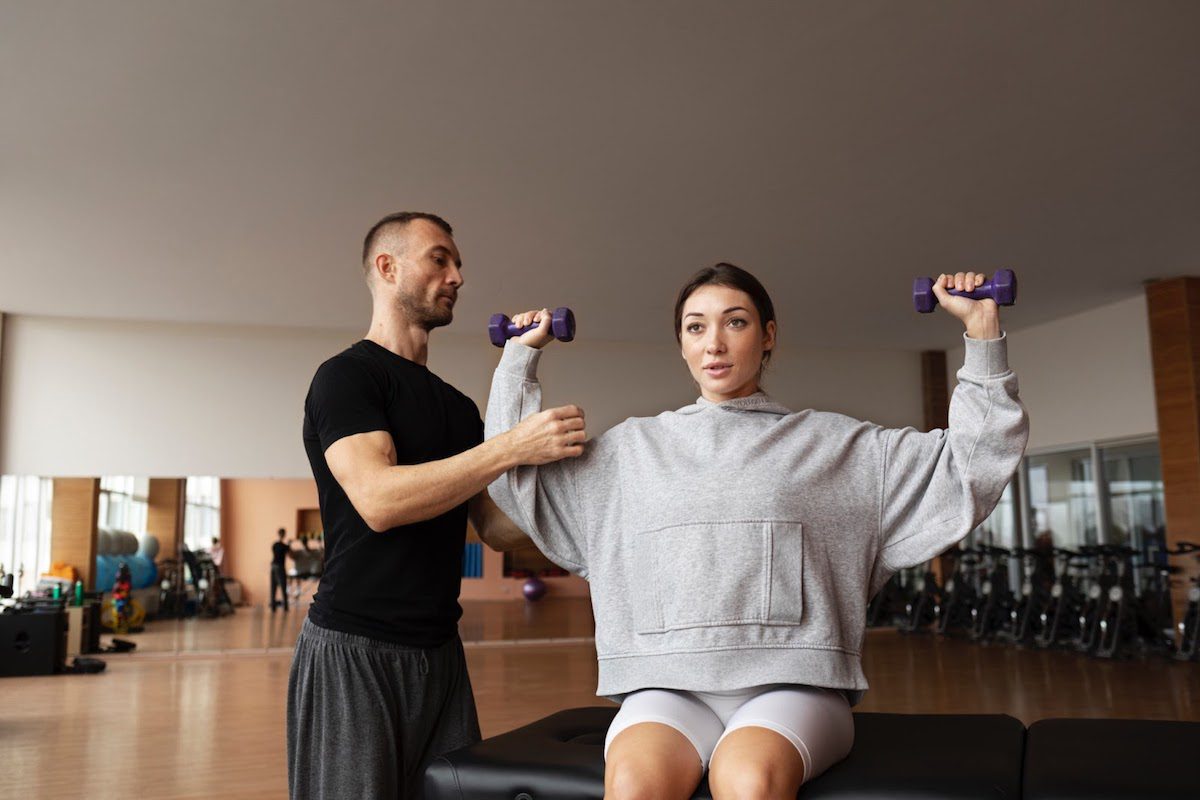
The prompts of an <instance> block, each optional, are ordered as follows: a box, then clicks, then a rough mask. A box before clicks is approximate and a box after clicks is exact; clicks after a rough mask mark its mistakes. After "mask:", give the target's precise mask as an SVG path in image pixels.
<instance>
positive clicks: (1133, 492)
mask: <svg viewBox="0 0 1200 800" xmlns="http://www.w3.org/2000/svg"><path fill="white" fill-rule="evenodd" d="M1101 453H1102V456H1103V459H1104V481H1105V488H1106V490H1107V494H1108V518H1109V524H1108V528H1109V536H1108V541H1109V542H1110V543H1111V544H1125V545H1129V546H1130V547H1132V548H1134V549H1136V550H1139V551H1140V550H1143V549H1144V548H1145V547H1146V546H1147V545H1148V544H1152V543H1155V542H1156V543H1157V546H1162V542H1163V537H1164V536H1165V534H1166V525H1167V520H1166V512H1165V510H1164V506H1163V482H1162V468H1161V465H1160V463H1159V456H1158V444H1157V443H1155V442H1148V443H1146V444H1135V445H1126V446H1123V447H1106V448H1104V449H1103V450H1101Z"/></svg>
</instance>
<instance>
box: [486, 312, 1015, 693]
mask: <svg viewBox="0 0 1200 800" xmlns="http://www.w3.org/2000/svg"><path fill="white" fill-rule="evenodd" d="M964 340H965V345H966V363H965V364H964V365H963V367H962V369H961V370H959V372H958V387H957V388H956V389H955V391H954V395H953V397H952V398H951V401H950V425H949V428H948V429H947V430H933V431H930V432H929V433H921V432H919V431H917V430H915V429H913V428H903V429H886V428H882V427H880V426H878V425H874V424H871V423H868V422H860V421H858V420H855V419H851V418H849V417H846V416H842V415H840V414H832V413H826V412H820V411H811V410H807V411H799V412H792V411H789V410H788V409H787V408H784V407H783V406H781V405H780V404H778V403H776V402H774V401H773V400H771V398H769V397H768V396H767V395H765V394H762V393H758V394H755V395H751V396H750V397H744V398H741V399H737V400H729V401H726V402H722V403H711V402H709V401H707V400H704V399H703V398H701V399H699V400H697V401H696V402H695V403H694V404H692V405H689V406H684V407H683V408H681V409H679V410H677V411H667V412H664V413H662V414H659V415H658V416H656V417H645V418H639V417H635V418H631V419H627V420H625V421H624V422H622V423H620V424H619V425H616V426H615V427H613V428H612V429H610V430H608V431H606V432H604V433H603V434H602V435H600V436H597V437H596V438H595V439H593V440H592V441H591V442H589V443H588V445H587V446H586V448H585V451H584V454H583V455H582V456H580V457H578V458H568V459H564V460H562V461H558V462H555V463H552V464H547V465H545V466H541V467H532V466H523V467H517V468H515V469H512V470H509V471H508V472H506V473H505V474H504V475H501V476H500V477H499V478H497V479H496V481H495V482H494V483H492V484H491V486H490V487H489V491H490V493H491V496H492V498H493V499H494V500H495V501H496V504H497V505H499V506H500V508H501V509H502V510H503V511H504V513H506V514H507V515H508V516H509V518H511V519H512V520H513V522H514V523H516V524H517V525H518V526H519V527H520V528H521V529H522V530H524V531H525V532H526V533H528V534H529V536H530V538H531V539H532V540H533V541H534V543H535V544H536V545H537V547H538V549H540V550H541V551H542V552H543V553H545V554H546V556H548V557H549V558H550V560H552V561H554V562H555V563H556V564H559V565H561V566H562V567H563V568H565V569H567V570H569V571H571V572H574V573H576V574H578V575H581V576H582V577H584V578H586V579H587V580H588V582H589V583H590V585H591V595H592V607H593V610H594V613H595V619H596V651H597V654H598V657H599V676H600V680H599V687H598V689H597V694H600V695H603V696H606V697H610V698H613V699H618V700H619V699H620V698H621V697H623V696H624V695H626V694H628V693H629V692H632V691H635V690H638V689H646V688H662V689H685V690H691V691H728V690H735V689H744V688H749V687H753V686H763V685H767V684H779V683H791V684H808V685H811V686H821V687H827V688H831V689H841V690H844V691H845V692H846V694H847V696H848V697H849V698H850V700H851V702H852V703H854V702H857V701H858V700H859V699H860V698H861V695H862V692H863V691H864V690H865V689H866V688H867V680H866V677H865V676H864V675H863V670H862V663H861V659H860V655H861V652H862V646H863V639H864V634H865V628H866V624H865V623H866V616H867V603H868V600H869V598H870V597H871V595H872V594H873V593H874V592H875V591H877V590H878V589H879V588H880V587H881V586H883V584H884V583H885V582H886V581H887V579H888V578H889V577H890V576H891V575H892V573H894V572H895V571H896V570H899V569H902V568H904V567H910V566H915V565H917V564H921V563H923V562H925V561H927V560H928V559H930V558H932V557H933V556H935V555H937V554H938V553H941V552H942V551H944V550H945V549H946V548H948V547H950V546H951V545H953V544H954V543H955V542H957V541H959V540H960V539H962V538H963V537H964V536H966V535H967V534H968V533H969V532H970V531H971V530H972V528H974V527H975V526H976V525H978V524H979V523H980V522H981V521H982V520H983V519H984V518H985V517H987V515H988V514H990V513H991V511H992V509H993V508H994V507H995V505H996V503H997V502H998V500H999V499H1000V495H1001V493H1002V492H1003V491H1004V487H1005V485H1006V484H1007V483H1008V481H1009V479H1010V478H1011V477H1012V475H1013V472H1014V471H1015V470H1016V468H1017V465H1018V464H1019V463H1020V460H1021V456H1022V454H1023V453H1024V450H1025V443H1026V441H1027V439H1028V430H1029V424H1028V417H1027V415H1026V413H1025V408H1024V407H1023V406H1022V405H1021V402H1020V400H1019V399H1018V398H1017V378H1016V375H1014V374H1013V372H1012V371H1011V370H1010V369H1009V367H1008V358H1007V342H1006V339H1005V337H1004V336H1003V335H1002V336H1001V338H999V339H992V340H975V339H969V338H966V337H965V336H964ZM540 356H541V351H540V350H535V349H533V348H530V347H526V346H525V345H522V344H519V343H517V342H515V341H512V340H510V341H509V342H508V343H507V344H506V345H505V348H504V355H503V356H502V357H501V359H500V364H499V365H498V366H497V368H496V373H495V376H494V377H493V379H492V390H491V396H490V398H489V400H488V406H487V422H486V433H485V435H486V436H487V437H489V438H490V437H492V436H495V435H497V434H499V433H502V432H504V431H507V430H509V429H510V428H512V427H513V426H514V425H516V424H517V423H518V422H519V421H521V420H522V419H524V418H525V417H527V416H529V415H530V414H533V413H536V412H537V411H539V410H541V399H542V392H541V385H540V384H539V383H538V380H537V363H538V359H539V358H540Z"/></svg>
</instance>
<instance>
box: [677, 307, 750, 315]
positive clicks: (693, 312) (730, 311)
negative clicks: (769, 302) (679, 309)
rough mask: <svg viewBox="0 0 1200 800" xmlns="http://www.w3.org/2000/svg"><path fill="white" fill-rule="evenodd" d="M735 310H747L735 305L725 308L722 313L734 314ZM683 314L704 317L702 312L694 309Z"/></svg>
mask: <svg viewBox="0 0 1200 800" xmlns="http://www.w3.org/2000/svg"><path fill="white" fill-rule="evenodd" d="M734 311H746V309H745V308H742V307H741V306H734V307H733V308H727V309H725V310H724V311H722V312H721V313H722V314H732V313H733V312H734ZM683 316H684V317H703V316H704V315H703V314H701V313H700V312H699V311H692V312H690V313H687V314H684V315H683Z"/></svg>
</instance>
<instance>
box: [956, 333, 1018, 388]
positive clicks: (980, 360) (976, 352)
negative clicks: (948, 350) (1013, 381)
mask: <svg viewBox="0 0 1200 800" xmlns="http://www.w3.org/2000/svg"><path fill="white" fill-rule="evenodd" d="M963 344H964V345H965V348H966V356H965V358H964V360H963V371H964V372H966V373H967V374H968V375H973V376H975V377H977V378H995V377H999V376H1001V375H1004V374H1005V373H1007V372H1008V371H1009V368H1008V334H1007V333H1005V332H1003V331H1001V332H1000V338H999V339H972V338H970V337H969V336H967V335H966V334H965V333H964V334H963Z"/></svg>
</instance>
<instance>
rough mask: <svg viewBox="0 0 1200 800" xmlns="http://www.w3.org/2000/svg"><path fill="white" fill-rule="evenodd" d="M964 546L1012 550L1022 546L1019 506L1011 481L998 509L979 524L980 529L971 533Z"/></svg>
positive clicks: (1001, 496) (998, 504)
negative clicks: (1018, 522) (1018, 527)
mask: <svg viewBox="0 0 1200 800" xmlns="http://www.w3.org/2000/svg"><path fill="white" fill-rule="evenodd" d="M963 544H964V545H966V546H968V547H970V546H974V545H978V544H986V545H992V546H993V547H1007V548H1010V549H1011V548H1013V547H1017V546H1018V545H1019V544H1020V542H1019V541H1018V532H1017V505H1016V503H1015V502H1014V495H1013V487H1012V482H1011V481H1010V482H1009V484H1008V486H1005V487H1004V494H1002V495H1000V502H998V503H996V508H995V509H994V510H993V511H992V513H991V514H989V515H988V518H987V519H985V520H984V521H983V522H981V523H979V527H977V528H976V529H975V530H973V531H971V535H970V536H968V537H967V540H966V541H965V542H963Z"/></svg>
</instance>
